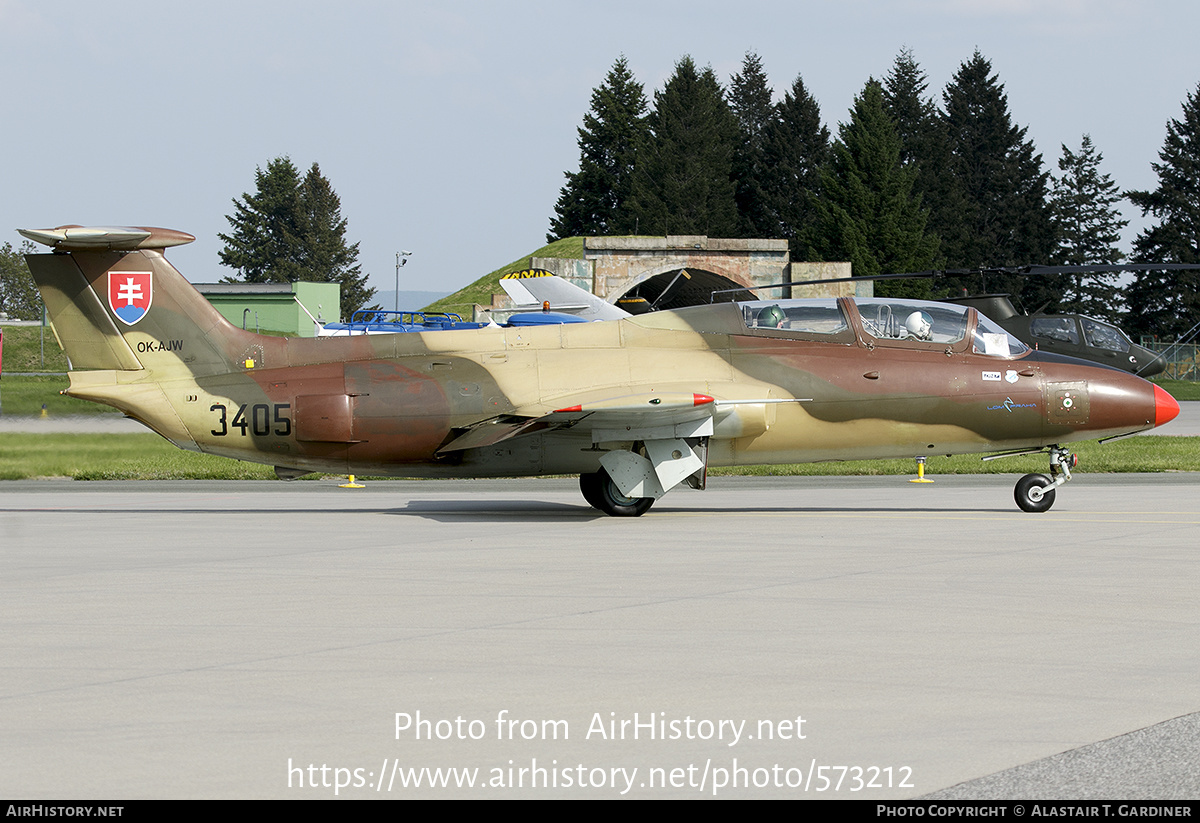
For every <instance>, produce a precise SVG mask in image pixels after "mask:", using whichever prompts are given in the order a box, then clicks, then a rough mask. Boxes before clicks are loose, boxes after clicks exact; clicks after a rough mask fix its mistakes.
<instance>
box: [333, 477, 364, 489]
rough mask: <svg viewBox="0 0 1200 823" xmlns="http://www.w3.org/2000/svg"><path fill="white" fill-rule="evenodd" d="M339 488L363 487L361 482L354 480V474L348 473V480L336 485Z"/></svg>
mask: <svg viewBox="0 0 1200 823" xmlns="http://www.w3.org/2000/svg"><path fill="white" fill-rule="evenodd" d="M338 488H339V489H365V488H366V486H364V485H363V484H362V483H355V482H354V475H350V480H349V481H347V482H345V483H343V484H341V485H340V486H338Z"/></svg>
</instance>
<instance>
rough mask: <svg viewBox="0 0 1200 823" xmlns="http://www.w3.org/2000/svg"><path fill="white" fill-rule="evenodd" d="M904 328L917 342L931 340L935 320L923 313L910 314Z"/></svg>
mask: <svg viewBox="0 0 1200 823" xmlns="http://www.w3.org/2000/svg"><path fill="white" fill-rule="evenodd" d="M904 328H905V329H907V330H908V333H909V335H911V336H912V337H913V338H915V339H917V340H929V339H931V338H932V337H933V320H932V319H931V318H930V317H929V315H927V314H926V313H925V312H923V311H915V312H913V313H912V314H910V315H909V316H908V319H907V320H905V321H904Z"/></svg>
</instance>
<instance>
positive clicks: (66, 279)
mask: <svg viewBox="0 0 1200 823" xmlns="http://www.w3.org/2000/svg"><path fill="white" fill-rule="evenodd" d="M23 234H25V236H27V237H30V238H31V239H34V240H37V241H38V242H42V243H45V244H48V245H53V246H54V247H55V248H56V251H55V252H54V253H50V254H38V255H30V256H29V257H28V258H27V259H28V261H29V265H30V268H31V270H32V272H33V275H34V278H35V280H36V281H37V284H38V287H39V288H40V290H41V292H42V295H43V298H44V300H45V302H46V306H47V310H48V313H49V316H50V318H51V322H52V324H53V327H54V331H55V334H56V336H57V337H58V340H59V342H60V344H61V345H62V346H63V348H64V350H65V351H66V353H67V356H68V357H69V358H70V362H71V369H72V371H71V386H70V389H69V390H68V394H70V395H72V396H74V397H80V398H84V399H87V400H93V401H96V402H99V403H106V404H108V405H111V406H114V407H116V408H117V409H120V410H121V411H123V412H124V413H126V414H127V415H129V416H130V417H133V418H135V419H137V420H139V421H141V422H142V423H144V424H145V425H147V426H149V427H150V428H151V429H153V430H154V431H156V432H158V433H159V434H161V435H162V436H163V437H165V438H167V439H168V440H170V441H171V442H172V443H174V444H176V445H177V446H179V447H181V448H185V449H193V450H197V451H203V452H208V453H211V454H217V455H222V456H225V457H232V458H237V459H241V460H249V461H254V462H259V463H265V464H267V465H272V466H276V467H277V471H278V472H279V474H280V476H281V477H286V478H290V477H294V476H298V475H300V474H303V473H307V472H312V471H324V472H333V473H339V474H373V475H399V476H410V477H411V476H416V477H489V476H521V475H539V474H581V475H584V476H585V484H584V485H585V488H584V491H585V496H588V499H589V502H591V503H592V504H593V505H596V506H597V507H598V508H601V509H602V510H606V511H607V510H609V509H610V508H612V507H611V506H606V505H604V504H603V503H602V504H600V505H598V504H597V503H596V501H595V499H594V496H593V495H589V494H588V489H587V487H586V478H587V476H601V477H603V476H604V474H603V472H602V467H603V471H604V472H606V473H607V475H609V476H611V477H612V478H613V480H614V483H615V485H616V486H617V487H618V491H619V492H620V494H617V497H618V498H621V496H622V495H624V496H625V497H626V498H633V499H645V500H646V501H649V502H652V500H653V499H655V498H657V497H659V496H661V495H662V494H663V493H665V492H666V491H667V490H669V489H670V488H673V487H674V486H676V485H678V484H680V483H684V484H687V485H691V486H693V487H696V488H703V485H704V470H705V467H706V466H708V465H715V466H729V465H746V464H761V463H791V462H809V461H824V460H861V459H872V458H888V457H915V456H918V455H928V454H957V453H973V452H979V453H982V452H998V451H1007V450H1017V449H1039V448H1042V447H1045V446H1048V445H1050V444H1060V443H1064V442H1070V441H1075V440H1082V439H1094V438H1099V437H1108V436H1114V435H1120V434H1127V433H1131V432H1136V431H1140V430H1144V429H1149V428H1152V427H1154V426H1155V425H1161V424H1162V423H1164V422H1167V420H1169V419H1171V418H1172V417H1174V415H1175V414H1176V413H1177V412H1178V405H1177V404H1175V402H1174V400H1173V399H1172V398H1171V397H1170V396H1169V395H1167V394H1166V393H1165V392H1163V391H1162V390H1161V389H1158V388H1157V387H1155V386H1153V385H1152V384H1150V383H1148V382H1146V381H1144V380H1142V379H1140V378H1137V377H1134V376H1132V375H1130V374H1127V373H1124V372H1121V371H1117V370H1114V369H1109V368H1105V367H1102V366H1096V365H1092V364H1087V363H1084V362H1081V361H1077V360H1071V359H1068V358H1063V357H1058V356H1054V355H1048V354H1044V353H1041V354H1039V353H1036V352H1024V353H1022V354H1021V355H1020V356H1017V357H997V356H994V355H983V354H978V353H975V352H974V350H973V348H972V345H971V341H972V334H971V333H972V332H973V331H974V329H975V324H976V322H977V320H978V316H977V314H976V312H975V310H974V309H969V310H966V309H964V310H963V311H964V312H965V315H964V316H965V318H966V324H967V328H966V334H965V335H964V337H963V339H962V340H961V341H958V342H956V343H951V344H942V343H933V342H926V341H919V340H885V339H880V338H878V337H874V336H872V335H871V334H869V333H868V331H867V326H866V325H864V323H863V320H862V317H861V316H860V314H859V312H858V310H857V308H856V304H855V301H853V300H851V299H849V298H842V299H841V300H840V301H839V302H838V306H839V307H840V309H841V311H842V313H843V315H844V317H845V318H846V320H847V321H848V327H847V328H845V329H844V330H842V331H841V332H839V333H837V334H834V335H825V336H820V335H811V334H809V335H805V334H796V333H792V332H787V331H780V330H775V329H758V328H753V327H752V326H749V325H747V320H746V312H745V311H743V309H742V308H741V306H740V305H739V304H736V303H725V304H716V305H711V306H698V307H692V308H687V309H680V310H675V311H661V312H657V313H653V314H646V315H641V316H637V317H630V318H627V319H624V320H615V321H605V322H593V323H577V324H567V325H551V326H534V327H523V328H484V329H478V330H463V331H436V332H428V333H414V334H390V335H371V336H365V335H364V336H355V337H323V338H322V337H318V338H282V337H273V336H266V335H259V334H255V333H252V332H248V331H244V330H242V329H239V328H236V327H234V326H232V325H231V324H229V323H228V322H227V321H226V320H225V319H224V318H222V317H221V315H220V314H219V313H218V312H217V311H216V309H214V308H213V307H212V306H211V305H210V304H209V303H208V302H207V301H206V300H205V299H204V298H203V297H202V296H201V295H200V294H199V293H197V292H196V291H195V289H193V288H192V287H191V285H190V284H189V283H188V282H187V281H186V280H185V279H184V278H183V277H182V275H180V274H179V272H178V271H176V270H175V269H174V268H173V267H172V266H171V265H170V263H168V262H167V260H166V259H165V257H164V256H163V249H165V248H167V247H169V246H173V245H179V244H181V243H185V242H190V240H191V239H193V238H191V236H190V235H186V234H184V233H182V232H175V231H171V230H166V229H84V228H78V227H60V228H59V229H54V230H44V231H38V232H33V231H30V232H23ZM146 272H148V273H149V275H150V280H151V282H152V289H153V299H152V302H151V305H150V308H149V309H148V310H147V311H146V312H145V315H144V316H143V317H141V318H140V319H138V320H137V321H135V322H134V323H133V324H129V323H127V322H125V321H124V320H121V319H120V318H119V317H118V316H117V315H116V314H115V312H114V310H113V307H112V305H111V302H112V301H111V300H110V298H109V294H110V292H109V279H110V276H111V277H115V278H117V282H118V283H121V282H124V281H123V280H122V279H121V278H122V274H125V275H126V277H125V280H129V281H130V282H132V279H133V275H134V274H135V273H146ZM110 273H111V275H110ZM139 282H142V281H139ZM794 302H799V301H794ZM997 373H1002V374H1003V375H1004V379H1000V378H999V377H998V376H997ZM985 376H989V378H988V379H984V378H985ZM602 461H603V462H602ZM1068 474H1069V473H1068ZM614 493H615V492H614ZM649 502H646V504H645V507H644V508H642V509H641V511H644V510H645V508H648V507H649ZM641 511H636V512H630V511H609V513H615V514H630V513H633V514H640V513H641Z"/></svg>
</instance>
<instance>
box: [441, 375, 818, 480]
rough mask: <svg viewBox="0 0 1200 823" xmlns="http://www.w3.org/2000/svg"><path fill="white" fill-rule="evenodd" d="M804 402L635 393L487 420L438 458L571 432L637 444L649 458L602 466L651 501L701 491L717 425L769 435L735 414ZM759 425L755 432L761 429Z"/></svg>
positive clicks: (631, 456)
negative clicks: (677, 490) (682, 487)
mask: <svg viewBox="0 0 1200 823" xmlns="http://www.w3.org/2000/svg"><path fill="white" fill-rule="evenodd" d="M798 402H805V401H803V400H800V399H792V398H788V399H765V398H764V399H746V400H730V401H718V400H716V399H714V398H712V397H710V396H709V395H707V394H699V393H695V392H648V393H643V394H630V395H622V396H618V397H611V398H605V399H599V400H589V401H586V402H581V403H577V404H574V405H567V406H564V407H562V408H559V409H555V410H553V411H550V412H543V413H529V414H527V415H522V414H521V411H520V410H517V412H516V413H514V414H512V415H506V416H504V417H501V418H493V419H491V420H485V421H482V422H480V423H478V424H476V425H474V426H472V427H470V428H468V429H467V430H466V431H464V432H462V433H461V434H460V435H459V436H458V437H456V438H455V439H454V440H452V441H450V442H449V443H447V444H446V445H444V446H442V447H441V448H440V449H439V450H438V453H439V454H445V453H448V452H455V451H462V450H465V449H473V448H482V447H486V446H491V445H494V444H496V443H501V442H503V441H505V440H509V439H511V438H514V437H519V436H522V435H527V434H533V433H535V432H540V431H548V430H562V429H573V430H575V431H579V432H581V433H582V432H587V433H590V434H591V441H592V443H593V444H601V443H628V442H630V441H634V442H640V443H642V444H643V446H644V450H645V455H642V454H639V453H635V452H632V451H629V450H628V449H627V448H620V447H618V448H613V449H611V450H608V451H604V453H603V454H602V456H601V457H600V464H601V465H602V466H603V467H604V469H605V471H607V472H608V474H609V476H610V477H612V479H613V482H614V483H616V485H617V487H618V488H619V489H620V490H621V493H622V494H624V495H627V496H629V497H654V498H658V497H661V496H662V495H664V494H666V493H667V492H668V491H669V490H670V489H672V488H674V487H675V486H677V485H678V484H679V483H681V482H684V481H685V480H688V481H689V482H690V483H692V484H693V485H696V486H697V487H698V488H703V484H704V478H705V469H706V466H707V462H708V438H709V437H710V436H712V435H713V433H714V431H715V428H716V426H717V425H718V421H717V417H718V415H720V416H721V417H722V421H721V425H723V426H724V425H726V424H727V423H730V422H731V423H732V424H733V425H731V426H729V429H730V431H731V432H732V431H733V430H734V428H735V427H736V433H737V434H739V435H745V434H760V433H762V432H763V431H765V430H766V427H767V424H766V422H765V421H766V416H765V414H764V415H762V419H761V421H758V420H757V419H756V415H755V414H754V413H753V412H751V414H750V415H749V419H743V418H740V417H739V416H738V414H737V409H736V408H728V409H727V410H726V411H721V407H749V408H750V409H758V410H759V411H760V412H761V410H762V409H764V408H765V407H766V406H767V405H769V404H773V403H798ZM756 423H757V424H758V425H756Z"/></svg>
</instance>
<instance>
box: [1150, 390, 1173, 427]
mask: <svg viewBox="0 0 1200 823" xmlns="http://www.w3.org/2000/svg"><path fill="white" fill-rule="evenodd" d="M1178 415H1179V403H1178V401H1176V400H1175V398H1174V397H1172V396H1171V395H1169V394H1167V392H1165V391H1163V390H1162V389H1161V388H1159V387H1158V386H1155V387H1154V425H1155V426H1162V425H1165V424H1167V423H1170V422H1171V421H1172V420H1174V419H1175V418H1176V417H1177V416H1178Z"/></svg>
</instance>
